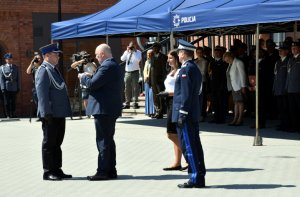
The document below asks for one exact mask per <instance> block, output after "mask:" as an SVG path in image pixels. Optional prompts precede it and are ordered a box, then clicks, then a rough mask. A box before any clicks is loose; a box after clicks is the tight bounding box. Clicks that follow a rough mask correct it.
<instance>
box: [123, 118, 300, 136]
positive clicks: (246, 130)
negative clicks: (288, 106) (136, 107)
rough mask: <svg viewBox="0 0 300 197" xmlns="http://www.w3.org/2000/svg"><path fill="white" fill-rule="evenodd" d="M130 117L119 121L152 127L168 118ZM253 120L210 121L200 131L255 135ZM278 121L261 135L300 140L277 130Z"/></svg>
mask: <svg viewBox="0 0 300 197" xmlns="http://www.w3.org/2000/svg"><path fill="white" fill-rule="evenodd" d="M129 119H130V118H124V117H122V118H119V119H118V122H119V123H123V124H134V125H143V126H152V127H162V128H164V127H166V124H167V120H166V118H164V119H144V120H134V119H130V120H129ZM252 122H253V119H249V118H245V120H244V125H242V126H238V127H234V126H228V125H227V124H212V123H208V122H201V123H200V131H205V132H214V133H224V134H233V135H242V136H253V138H254V136H255V132H256V131H255V129H252V128H250V127H249V125H251V124H252ZM276 124H277V121H269V122H268V124H267V128H264V129H260V135H261V137H262V138H265V137H266V138H277V139H286V140H300V134H299V133H287V132H283V131H277V130H276V129H275V127H276Z"/></svg>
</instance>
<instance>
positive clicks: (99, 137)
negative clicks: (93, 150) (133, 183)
mask: <svg viewBox="0 0 300 197" xmlns="http://www.w3.org/2000/svg"><path fill="white" fill-rule="evenodd" d="M94 118H95V119H94V120H95V127H96V144H97V148H98V169H97V174H100V175H104V176H109V175H113V174H115V173H116V145H115V141H114V134H115V125H116V120H117V116H111V115H104V114H100V115H95V116H94Z"/></svg>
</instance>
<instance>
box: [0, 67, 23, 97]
mask: <svg viewBox="0 0 300 197" xmlns="http://www.w3.org/2000/svg"><path fill="white" fill-rule="evenodd" d="M0 85H1V90H2V91H3V90H6V91H11V92H18V91H19V90H20V75H19V71H18V67H17V66H16V65H14V64H12V65H11V66H10V65H8V64H4V65H2V66H1V68H0Z"/></svg>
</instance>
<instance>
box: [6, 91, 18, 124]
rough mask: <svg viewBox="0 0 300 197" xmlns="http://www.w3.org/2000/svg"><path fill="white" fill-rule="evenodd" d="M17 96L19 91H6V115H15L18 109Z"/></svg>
mask: <svg viewBox="0 0 300 197" xmlns="http://www.w3.org/2000/svg"><path fill="white" fill-rule="evenodd" d="M16 97H17V92H12V91H5V93H3V100H4V107H5V116H6V117H7V116H8V117H11V118H12V117H13V116H14V115H15V111H16Z"/></svg>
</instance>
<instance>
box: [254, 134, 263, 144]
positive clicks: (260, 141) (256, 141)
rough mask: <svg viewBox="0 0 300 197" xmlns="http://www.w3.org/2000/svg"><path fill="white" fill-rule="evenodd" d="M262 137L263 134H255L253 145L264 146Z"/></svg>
mask: <svg viewBox="0 0 300 197" xmlns="http://www.w3.org/2000/svg"><path fill="white" fill-rule="evenodd" d="M262 145H263V144H262V137H261V136H255V137H254V142H253V146H262Z"/></svg>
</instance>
